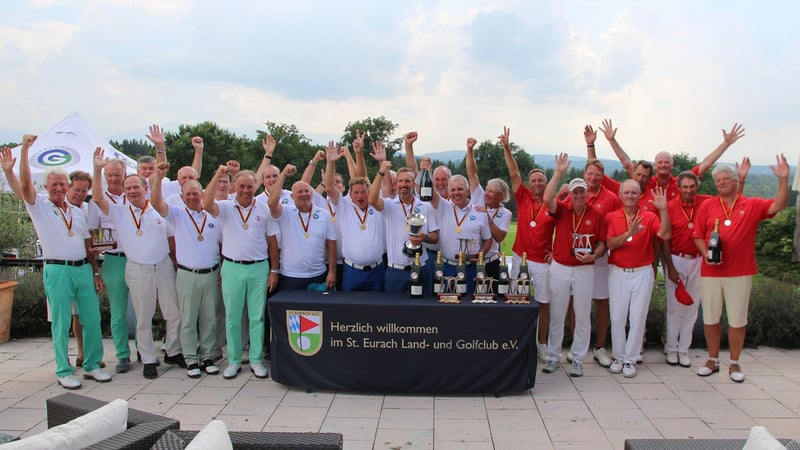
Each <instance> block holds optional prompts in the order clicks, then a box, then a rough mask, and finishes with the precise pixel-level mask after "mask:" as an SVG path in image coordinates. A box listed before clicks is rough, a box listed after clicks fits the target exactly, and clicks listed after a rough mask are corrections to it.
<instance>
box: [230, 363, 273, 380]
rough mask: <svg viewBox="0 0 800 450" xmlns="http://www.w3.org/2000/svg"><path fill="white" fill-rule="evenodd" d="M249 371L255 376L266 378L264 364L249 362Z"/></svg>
mask: <svg viewBox="0 0 800 450" xmlns="http://www.w3.org/2000/svg"><path fill="white" fill-rule="evenodd" d="M250 371H251V372H253V374H254V375H255V377H256V378H267V368H266V367H265V366H264V364H261V363H251V364H250ZM226 372H227V371H226Z"/></svg>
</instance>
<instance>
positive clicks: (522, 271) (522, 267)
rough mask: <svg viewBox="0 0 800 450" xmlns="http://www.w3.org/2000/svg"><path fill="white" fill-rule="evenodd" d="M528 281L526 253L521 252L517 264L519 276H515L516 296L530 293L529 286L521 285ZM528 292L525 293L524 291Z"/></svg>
mask: <svg viewBox="0 0 800 450" xmlns="http://www.w3.org/2000/svg"><path fill="white" fill-rule="evenodd" d="M527 279H528V253H527V252H522V261H521V262H520V263H519V275H517V294H527V293H528V292H530V286H529V285H528V284H527V283H523V281H526V280H527ZM526 290H527V291H528V292H525V291H526Z"/></svg>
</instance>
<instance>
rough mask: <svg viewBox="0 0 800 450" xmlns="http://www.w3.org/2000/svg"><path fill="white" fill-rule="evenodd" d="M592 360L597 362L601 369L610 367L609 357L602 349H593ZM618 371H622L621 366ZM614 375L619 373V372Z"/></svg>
mask: <svg viewBox="0 0 800 450" xmlns="http://www.w3.org/2000/svg"><path fill="white" fill-rule="evenodd" d="M594 360H595V361H597V364H600V365H601V366H602V367H608V366H610V365H611V357H609V356H608V352H607V351H606V349H604V348H603V347H600V348H596V349H594ZM620 364H621V363H620ZM619 370H622V366H620V368H619ZM612 372H613V371H612ZM614 373H619V371H617V372H614Z"/></svg>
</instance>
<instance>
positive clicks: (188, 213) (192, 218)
mask: <svg viewBox="0 0 800 450" xmlns="http://www.w3.org/2000/svg"><path fill="white" fill-rule="evenodd" d="M183 209H184V210H185V211H186V215H187V216H189V219H191V220H192V225H194V229H195V230H197V235H198V236H202V235H203V230H205V229H206V220H208V216H207V215H206V214H203V224H202V225H200V226H199V227H198V226H197V222H195V220H194V217H192V213H190V212H189V208H187V207H185V206H184V207H183Z"/></svg>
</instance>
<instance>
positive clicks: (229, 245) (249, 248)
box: [217, 198, 277, 261]
mask: <svg viewBox="0 0 800 450" xmlns="http://www.w3.org/2000/svg"><path fill="white" fill-rule="evenodd" d="M217 206H219V215H218V216H217V217H218V218H219V220H220V221H222V254H223V255H224V256H227V257H228V258H230V259H234V260H237V261H261V260H263V259H267V258H268V257H269V253H268V252H267V236H269V235H273V234H275V230H276V228H277V227H276V226H275V221H274V220H273V219H272V216H271V215H270V212H269V206H267V204H266V203H264V200H262V199H260V198H256V199H255V200H254V202H253V204H251V205H250V206H248V207H246V208H245V207H243V206H241V205H240V204H239V202H238V201H236V200H222V201H220V202H217ZM245 223H246V224H247V227H246V228H245V226H244V225H245Z"/></svg>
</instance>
